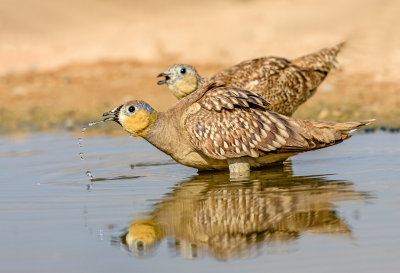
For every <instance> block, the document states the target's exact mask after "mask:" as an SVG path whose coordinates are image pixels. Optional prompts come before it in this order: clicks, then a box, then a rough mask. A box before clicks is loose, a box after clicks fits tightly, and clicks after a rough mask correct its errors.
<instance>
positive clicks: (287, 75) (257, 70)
mask: <svg viewBox="0 0 400 273" xmlns="http://www.w3.org/2000/svg"><path fill="white" fill-rule="evenodd" d="M343 45H344V43H340V44H338V45H336V46H333V47H330V48H324V49H321V50H320V51H318V52H315V53H312V54H309V55H305V56H302V57H300V58H297V59H295V60H293V61H290V60H287V59H284V58H279V57H262V58H257V59H252V60H247V61H243V62H241V63H239V64H237V65H234V66H232V67H230V68H228V69H225V70H224V71H221V72H220V73H218V74H216V75H214V76H213V77H211V78H210V79H207V78H205V77H202V76H200V75H199V74H198V73H197V71H196V69H195V68H194V67H193V66H190V65H186V64H176V65H173V66H171V67H170V68H169V69H168V70H167V71H166V72H164V73H161V74H159V76H165V77H166V80H163V81H160V82H159V84H163V83H167V85H168V88H169V89H170V90H171V92H172V93H173V94H174V95H175V96H176V97H178V98H179V99H180V98H183V97H185V96H187V95H188V94H190V93H192V92H194V91H195V90H197V89H199V88H201V87H202V86H204V85H205V84H206V83H208V82H218V83H221V84H224V85H226V86H233V87H237V88H240V89H245V90H251V91H254V92H255V93H257V94H258V95H260V96H261V97H262V98H264V99H265V100H267V101H268V102H269V103H270V104H271V110H273V111H275V112H278V113H280V114H283V115H288V116H290V115H292V114H293V113H294V111H296V109H297V108H298V106H300V105H301V104H302V103H304V102H305V101H306V100H307V99H308V98H309V97H311V96H312V95H313V94H314V93H315V91H316V88H317V87H318V86H319V85H320V84H321V82H322V81H323V80H324V79H325V77H326V76H327V74H328V72H329V71H330V70H331V69H332V68H333V67H334V65H335V62H336V56H337V54H338V53H339V51H340V49H341V48H342V47H343ZM182 72H184V73H182Z"/></svg>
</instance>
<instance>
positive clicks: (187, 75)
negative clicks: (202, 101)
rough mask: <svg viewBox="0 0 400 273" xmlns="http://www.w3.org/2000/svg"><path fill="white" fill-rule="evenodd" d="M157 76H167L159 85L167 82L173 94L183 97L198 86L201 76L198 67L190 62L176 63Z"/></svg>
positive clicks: (179, 97)
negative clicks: (189, 63)
mask: <svg viewBox="0 0 400 273" xmlns="http://www.w3.org/2000/svg"><path fill="white" fill-rule="evenodd" d="M157 77H165V79H164V80H161V81H159V82H158V85H161V84H164V83H166V84H167V85H168V88H169V89H170V90H171V92H172V94H174V96H175V97H177V98H178V99H181V98H183V97H185V96H187V95H189V94H190V93H192V92H193V91H195V90H196V89H197V88H198V85H199V80H200V76H199V74H198V73H197V71H196V69H195V68H194V67H193V66H191V65H188V64H174V65H172V66H170V67H169V68H168V69H167V70H166V71H165V72H163V73H160V74H158V76H157Z"/></svg>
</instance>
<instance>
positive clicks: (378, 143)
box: [0, 133, 400, 272]
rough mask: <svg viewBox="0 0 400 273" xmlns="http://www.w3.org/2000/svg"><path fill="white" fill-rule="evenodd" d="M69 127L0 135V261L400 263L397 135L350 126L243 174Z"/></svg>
mask: <svg viewBox="0 0 400 273" xmlns="http://www.w3.org/2000/svg"><path fill="white" fill-rule="evenodd" d="M78 137H80V135H72V134H68V133H37V134H32V135H26V136H17V137H15V136H14V137H12V136H1V137H0V166H1V172H0V181H1V191H0V230H1V233H0V264H1V268H2V270H1V271H2V272H49V271H56V270H57V271H58V272H111V271H116V270H118V271H123V272H128V271H129V272H145V271H149V272H176V271H190V272H204V271H209V272H216V271H218V272H244V271H249V272H266V271H273V272H292V271H296V272H333V271H343V272H360V271H363V272H377V271H382V272H397V270H398V268H400V260H399V258H400V246H399V245H400V201H399V200H400V198H399V197H400V184H399V183H400V179H399V178H400V164H399V163H400V159H399V154H400V145H399V144H400V135H399V134H389V133H387V134H386V133H376V134H364V135H356V136H354V137H353V138H351V139H350V140H348V141H346V142H345V143H342V144H340V145H337V146H334V147H330V148H327V149H323V150H319V151H314V152H308V153H304V154H300V155H298V156H296V157H293V159H292V160H291V161H290V162H287V163H286V164H285V165H284V166H280V167H275V168H271V169H267V170H260V171H256V172H253V173H252V175H251V176H250V177H249V178H248V179H247V180H245V181H229V176H228V174H227V173H223V172H222V173H203V174H197V172H196V171H195V170H194V169H191V168H187V167H184V166H181V165H178V164H175V163H174V162H173V161H172V160H171V159H170V158H168V157H167V156H166V155H164V154H162V153H161V152H159V151H158V150H156V149H155V148H153V147H152V146H151V145H149V144H148V143H146V142H145V141H143V140H141V139H134V138H130V137H110V136H106V135H98V136H86V135H84V137H83V140H82V145H78V140H77V139H78ZM80 146H82V147H80ZM80 152H83V158H84V160H81V159H80V155H79V153H80ZM87 171H90V173H91V174H92V175H93V177H88V176H87V174H86V173H87ZM91 178H92V179H91Z"/></svg>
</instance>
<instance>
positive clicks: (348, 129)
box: [303, 119, 375, 146]
mask: <svg viewBox="0 0 400 273" xmlns="http://www.w3.org/2000/svg"><path fill="white" fill-rule="evenodd" d="M374 120H375V119H369V120H364V121H350V122H328V121H311V120H304V121H303V122H304V123H305V124H304V125H305V128H306V133H305V135H303V136H305V137H306V139H308V140H312V141H313V142H315V141H316V142H315V143H319V144H320V145H322V146H325V145H326V146H330V145H332V144H335V143H338V142H341V141H343V140H345V139H348V138H350V137H351V136H352V135H351V133H352V132H354V131H355V130H357V129H359V128H361V127H363V126H366V125H368V124H370V123H371V122H373V121H374Z"/></svg>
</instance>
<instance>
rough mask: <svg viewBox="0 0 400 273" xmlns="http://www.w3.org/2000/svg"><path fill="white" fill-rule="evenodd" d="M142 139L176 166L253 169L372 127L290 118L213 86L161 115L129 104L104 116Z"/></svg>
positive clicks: (253, 97)
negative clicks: (168, 157)
mask: <svg viewBox="0 0 400 273" xmlns="http://www.w3.org/2000/svg"><path fill="white" fill-rule="evenodd" d="M103 115H104V116H108V115H112V116H111V117H108V118H106V119H105V121H107V120H113V121H116V122H118V123H119V124H121V125H122V127H123V128H124V129H125V130H126V131H127V132H129V133H130V134H132V135H133V136H141V137H143V138H145V139H146V140H147V141H149V142H150V143H151V144H153V145H154V146H155V147H157V148H158V149H160V150H161V151H163V152H165V153H166V154H168V155H170V156H171V157H172V158H173V159H174V160H176V161H177V162H179V163H181V164H183V165H186V166H190V167H194V168H197V169H199V170H215V169H228V168H229V170H230V172H231V173H233V174H237V173H245V175H246V174H247V172H249V171H250V168H258V167H262V166H267V165H269V164H271V163H275V162H282V161H284V160H285V159H287V158H288V157H290V156H293V155H296V154H297V153H299V152H305V151H310V150H315V149H320V148H324V147H328V146H331V145H335V144H337V143H340V142H342V141H343V140H346V139H348V138H349V137H351V134H350V131H352V130H354V129H356V128H359V127H361V126H364V125H366V124H368V123H369V122H370V121H362V122H343V123H334V122H324V121H309V120H300V119H295V118H291V117H286V116H283V115H280V114H278V113H275V112H272V111H270V110H268V103H267V102H266V101H265V100H264V99H263V98H261V97H259V96H258V95H257V94H255V93H253V92H251V91H247V90H240V89H236V88H233V87H225V86H219V85H217V84H215V83H210V84H209V85H207V86H205V87H204V88H202V89H201V90H197V91H196V92H194V93H192V94H190V95H189V96H187V97H185V98H183V99H181V100H180V101H179V102H178V103H177V104H175V105H174V106H173V107H172V108H170V109H169V110H167V111H166V112H162V113H159V112H157V111H156V110H154V109H153V108H152V107H151V106H150V105H148V104H147V103H145V102H143V101H137V100H135V101H129V102H127V103H125V104H122V105H120V106H119V107H116V108H114V109H113V110H111V111H108V112H106V113H104V114H103Z"/></svg>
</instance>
